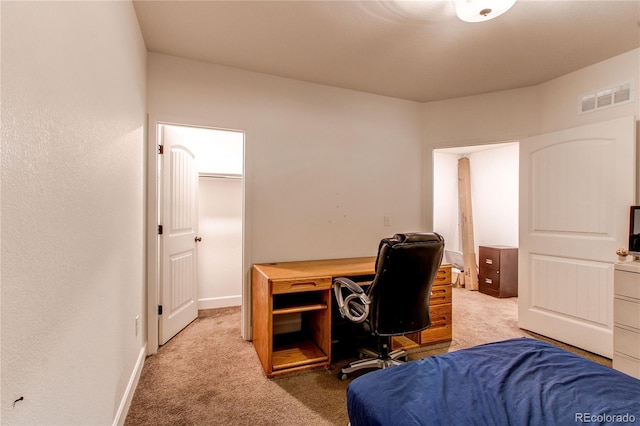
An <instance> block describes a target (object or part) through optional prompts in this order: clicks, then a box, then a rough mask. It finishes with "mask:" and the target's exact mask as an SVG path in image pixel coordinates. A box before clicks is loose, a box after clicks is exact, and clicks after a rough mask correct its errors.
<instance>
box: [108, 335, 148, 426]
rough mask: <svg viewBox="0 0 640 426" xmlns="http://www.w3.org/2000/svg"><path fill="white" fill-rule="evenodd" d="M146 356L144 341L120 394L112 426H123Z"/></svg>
mask: <svg viewBox="0 0 640 426" xmlns="http://www.w3.org/2000/svg"><path fill="white" fill-rule="evenodd" d="M146 356H147V344H146V343H145V344H144V345H143V346H142V349H140V353H139V354H138V360H137V361H136V365H135V367H134V368H133V372H132V373H131V377H130V378H129V383H127V388H126V389H125V391H124V395H123V396H122V401H120V406H119V407H118V412H117V413H116V417H115V418H114V419H113V426H123V425H124V421H125V420H126V419H127V413H128V412H129V407H131V401H132V400H133V394H134V392H135V391H136V387H138V381H139V380H140V374H141V373H142V367H144V360H145V357H146Z"/></svg>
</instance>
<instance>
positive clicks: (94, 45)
mask: <svg viewBox="0 0 640 426" xmlns="http://www.w3.org/2000/svg"><path fill="white" fill-rule="evenodd" d="M2 59H3V60H2V174H1V177H2V181H1V182H2V204H1V206H2V213H1V217H2V321H1V327H2V364H1V367H2V383H1V386H2V401H1V409H2V423H3V424H66V425H69V424H83V425H88V424H111V423H112V422H113V421H114V419H116V418H117V416H118V411H119V410H120V407H121V404H122V401H123V397H124V396H125V393H126V387H127V384H128V382H129V380H130V378H131V377H132V374H133V372H134V370H135V368H136V365H137V363H138V360H139V359H140V353H141V351H143V335H142V333H138V335H137V336H136V334H135V317H136V315H141V314H142V311H143V289H144V286H143V284H144V283H143V280H144V256H143V255H144V245H143V241H144V240H143V237H144V235H143V231H144V230H143V212H144V204H143V194H144V178H143V176H144V175H143V171H144V163H143V158H144V157H143V154H144V152H143V151H144V150H143V147H144V127H143V126H144V124H145V60H146V52H145V49H144V44H143V42H142V38H141V35H140V31H139V28H138V25H137V21H136V17H135V13H134V10H133V7H132V5H131V4H130V3H129V2H3V4H2ZM142 327H143V324H141V329H143V328H142ZM21 396H22V397H24V400H23V401H21V402H18V403H17V404H16V405H15V407H12V403H13V401H14V400H15V399H17V398H18V397H21Z"/></svg>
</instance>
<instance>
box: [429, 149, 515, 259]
mask: <svg viewBox="0 0 640 426" xmlns="http://www.w3.org/2000/svg"><path fill="white" fill-rule="evenodd" d="M433 155H434V157H433V162H434V165H433V167H434V195H433V199H434V202H433V211H434V224H433V228H434V230H435V231H437V232H440V233H441V234H442V235H443V236H444V237H445V241H446V245H447V249H449V250H456V251H462V242H461V235H460V227H459V225H460V219H459V206H458V203H459V200H458V160H459V159H460V158H462V157H467V158H469V165H470V169H471V199H472V210H473V220H474V242H475V245H476V247H477V246H480V245H496V244H498V245H508V246H514V247H517V246H518V162H519V157H518V144H517V143H511V144H492V145H487V148H486V149H482V150H470V151H469V152H468V153H466V154H459V153H449V152H447V150H446V149H444V150H436V151H435V152H434V154H433ZM477 252H478V250H477V249H476V253H477Z"/></svg>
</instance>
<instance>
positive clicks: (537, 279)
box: [518, 117, 636, 358]
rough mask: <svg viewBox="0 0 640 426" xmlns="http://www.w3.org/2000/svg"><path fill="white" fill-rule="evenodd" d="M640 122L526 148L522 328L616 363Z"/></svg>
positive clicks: (574, 132) (553, 137) (549, 138)
mask: <svg viewBox="0 0 640 426" xmlns="http://www.w3.org/2000/svg"><path fill="white" fill-rule="evenodd" d="M635 158H636V157H635V119H634V118H633V117H625V118H622V119H617V120H612V121H608V122H603V123H598V124H594V125H588V126H584V127H579V128H574V129H568V130H564V131H559V132H555V133H550V134H545V135H540V136H536V137H533V138H529V139H526V140H524V141H522V143H521V144H520V232H519V245H520V247H519V289H518V292H519V294H518V296H519V298H518V305H519V309H518V317H519V326H520V327H521V328H524V329H526V330H530V331H533V332H535V333H539V334H542V335H544V336H548V337H551V338H553V339H556V340H560V341H563V342H566V343H568V344H570V345H574V346H577V347H580V348H583V349H586V350H588V351H591V352H594V353H597V354H600V355H603V356H605V357H609V358H610V357H611V356H612V354H613V341H612V321H613V313H612V308H613V265H614V263H615V261H616V260H617V256H616V253H615V252H616V249H617V248H619V247H626V239H627V231H628V230H627V226H628V225H627V220H628V214H629V206H630V205H631V204H633V200H634V194H635V192H634V191H635Z"/></svg>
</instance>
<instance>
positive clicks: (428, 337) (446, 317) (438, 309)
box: [420, 303, 452, 345]
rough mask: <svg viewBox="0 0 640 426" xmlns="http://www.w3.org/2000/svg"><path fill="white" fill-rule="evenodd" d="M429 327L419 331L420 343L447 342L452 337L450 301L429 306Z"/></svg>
mask: <svg viewBox="0 0 640 426" xmlns="http://www.w3.org/2000/svg"><path fill="white" fill-rule="evenodd" d="M430 311H431V327H429V328H427V329H426V330H422V331H421V332H420V344H421V345H426V344H433V343H437V342H448V341H450V340H451V337H452V327H451V322H452V306H451V304H450V303H447V304H443V305H436V306H432V307H431V308H430Z"/></svg>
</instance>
